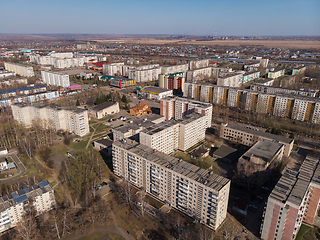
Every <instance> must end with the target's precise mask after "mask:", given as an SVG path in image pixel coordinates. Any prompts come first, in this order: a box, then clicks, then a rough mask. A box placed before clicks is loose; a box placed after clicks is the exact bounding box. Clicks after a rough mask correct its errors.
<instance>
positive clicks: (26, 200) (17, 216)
mask: <svg viewBox="0 0 320 240" xmlns="http://www.w3.org/2000/svg"><path fill="white" fill-rule="evenodd" d="M55 205H56V201H55V197H54V191H53V188H52V187H51V186H50V184H49V182H48V181H47V180H45V181H43V182H40V183H38V184H34V185H32V186H30V187H26V188H23V189H19V190H18V191H15V192H12V193H10V194H8V195H6V196H2V197H0V212H1V214H0V233H1V232H4V231H6V230H8V229H10V228H13V227H15V226H17V225H18V224H19V223H20V222H21V221H22V219H23V215H24V214H25V212H27V211H28V212H31V213H32V214H33V215H34V216H38V215H40V214H43V213H45V212H47V211H50V210H52V209H54V208H55Z"/></svg>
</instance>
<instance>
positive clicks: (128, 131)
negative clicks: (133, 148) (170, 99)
mask: <svg viewBox="0 0 320 240" xmlns="http://www.w3.org/2000/svg"><path fill="white" fill-rule="evenodd" d="M163 121H165V117H163V116H160V115H156V114H150V115H148V116H145V115H144V116H142V117H136V118H132V119H130V120H128V121H126V122H124V123H123V126H121V127H117V128H114V129H112V132H113V140H114V141H118V140H121V139H125V138H131V139H134V140H135V141H137V142H139V141H140V140H139V133H140V132H141V131H142V130H144V129H146V128H148V127H150V126H154V125H157V124H160V123H161V122H163Z"/></svg>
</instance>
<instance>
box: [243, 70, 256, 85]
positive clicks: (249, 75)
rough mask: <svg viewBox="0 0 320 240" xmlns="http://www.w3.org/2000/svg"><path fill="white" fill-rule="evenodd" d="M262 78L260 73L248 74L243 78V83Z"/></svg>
mask: <svg viewBox="0 0 320 240" xmlns="http://www.w3.org/2000/svg"><path fill="white" fill-rule="evenodd" d="M259 77H260V72H248V73H245V74H243V76H242V83H247V82H251V81H253V80H255V79H258V78H259Z"/></svg>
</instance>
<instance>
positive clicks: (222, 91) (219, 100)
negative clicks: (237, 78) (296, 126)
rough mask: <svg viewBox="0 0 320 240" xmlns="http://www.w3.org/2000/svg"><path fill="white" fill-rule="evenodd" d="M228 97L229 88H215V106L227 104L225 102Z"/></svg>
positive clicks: (213, 99) (213, 98)
mask: <svg viewBox="0 0 320 240" xmlns="http://www.w3.org/2000/svg"><path fill="white" fill-rule="evenodd" d="M227 96H228V88H225V87H221V86H215V87H214V88H213V96H212V102H213V103H214V104H218V105H222V104H224V103H225V101H227Z"/></svg>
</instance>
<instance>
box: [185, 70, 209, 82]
mask: <svg viewBox="0 0 320 240" xmlns="http://www.w3.org/2000/svg"><path fill="white" fill-rule="evenodd" d="M212 73H213V71H212V67H205V68H199V69H194V70H189V71H187V81H190V82H198V81H201V80H204V79H209V78H211V77H212Z"/></svg>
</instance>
